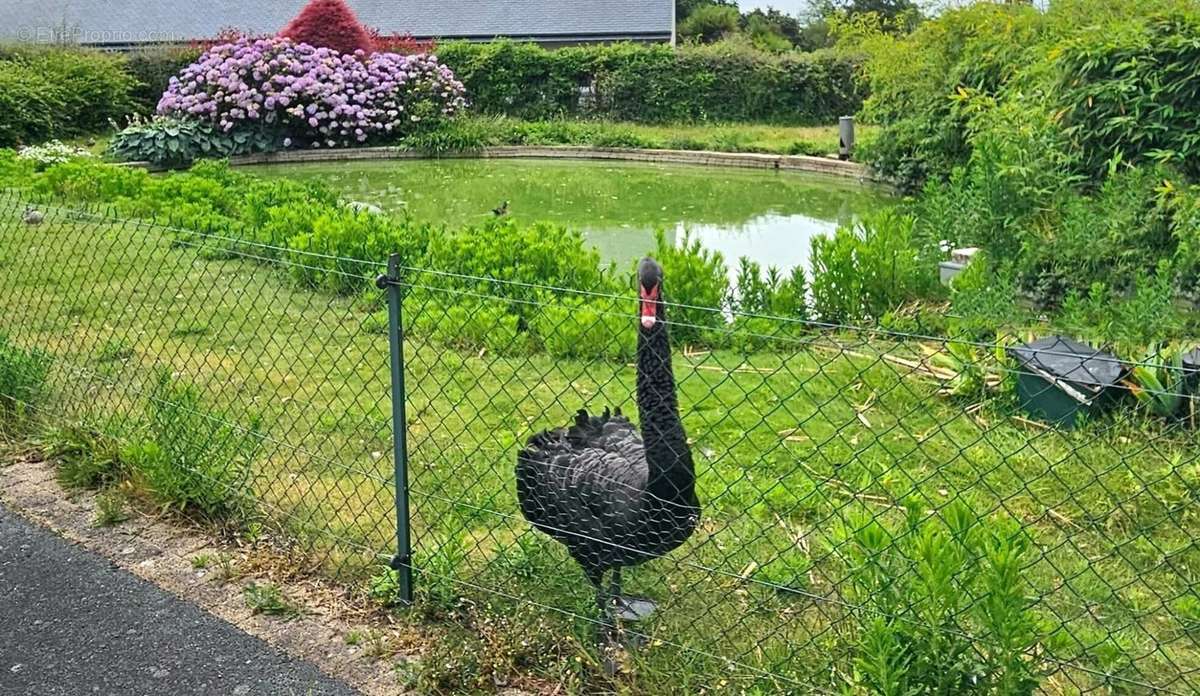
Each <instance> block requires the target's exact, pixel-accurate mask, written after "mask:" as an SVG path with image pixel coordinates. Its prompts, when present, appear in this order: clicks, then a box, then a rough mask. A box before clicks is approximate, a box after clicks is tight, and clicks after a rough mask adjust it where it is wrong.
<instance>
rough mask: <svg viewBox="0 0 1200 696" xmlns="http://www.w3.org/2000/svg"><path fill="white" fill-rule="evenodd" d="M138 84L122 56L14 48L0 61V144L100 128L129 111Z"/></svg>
mask: <svg viewBox="0 0 1200 696" xmlns="http://www.w3.org/2000/svg"><path fill="white" fill-rule="evenodd" d="M134 85H135V81H134V79H133V78H132V77H131V76H130V75H129V73H127V72H126V71H125V68H124V61H123V59H122V58H120V57H118V56H111V55H107V54H103V53H99V52H95V51H83V50H74V49H59V48H55V49H29V50H19V51H12V50H10V51H8V52H6V53H5V57H4V58H2V59H0V147H11V146H13V145H21V144H25V145H30V144H35V143H39V142H42V141H44V140H47V139H50V138H63V137H70V136H73V135H80V134H84V133H92V132H96V131H99V130H102V129H103V128H105V127H106V126H107V124H108V122H109V121H110V120H116V119H121V118H124V117H125V116H126V115H127V114H129V113H130V110H131V109H132V105H133V103H132V99H131V98H130V93H131V91H132V89H133V87H134Z"/></svg>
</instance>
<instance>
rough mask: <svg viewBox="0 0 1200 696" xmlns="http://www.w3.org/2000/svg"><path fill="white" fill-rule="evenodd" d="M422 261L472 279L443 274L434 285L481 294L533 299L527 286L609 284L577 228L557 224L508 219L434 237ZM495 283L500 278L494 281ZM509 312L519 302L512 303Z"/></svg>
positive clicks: (586, 287) (608, 277)
mask: <svg viewBox="0 0 1200 696" xmlns="http://www.w3.org/2000/svg"><path fill="white" fill-rule="evenodd" d="M425 265H426V267H428V268H431V269H434V270H437V271H449V272H452V273H455V274H460V275H462V276H471V277H474V278H482V279H485V280H473V279H472V278H447V279H444V280H439V281H438V283H441V284H446V286H447V287H450V288H452V289H459V290H468V289H469V290H477V291H479V292H480V294H487V295H493V296H497V297H503V298H508V299H511V300H520V301H525V302H530V301H536V300H537V299H538V291H537V290H536V289H534V288H531V287H528V286H529V285H549V286H552V287H560V288H574V289H582V290H606V289H610V288H611V287H612V280H611V271H609V270H608V269H605V268H603V267H602V266H601V264H600V255H599V253H598V252H597V251H596V250H595V249H593V248H591V247H588V246H587V245H585V244H584V241H583V237H582V236H581V235H580V234H579V233H578V232H576V231H573V230H566V229H564V228H562V227H559V226H557V225H552V224H548V223H536V224H533V225H528V226H521V225H518V224H517V223H516V222H514V221H512V220H511V219H508V220H495V221H489V222H488V223H486V224H484V225H481V226H479V227H467V228H464V229H462V230H459V231H457V232H451V233H448V234H441V235H436V236H434V237H433V238H432V239H430V242H429V251H428V254H427V256H426V257H425ZM493 281H499V282H493ZM513 310H514V312H517V313H520V312H521V311H522V306H521V305H520V304H517V303H514V304H513Z"/></svg>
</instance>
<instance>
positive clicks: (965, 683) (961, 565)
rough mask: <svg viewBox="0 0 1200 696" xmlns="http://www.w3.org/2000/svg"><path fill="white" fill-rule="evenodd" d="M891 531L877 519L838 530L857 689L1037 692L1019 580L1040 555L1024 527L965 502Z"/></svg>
mask: <svg viewBox="0 0 1200 696" xmlns="http://www.w3.org/2000/svg"><path fill="white" fill-rule="evenodd" d="M923 510H924V505H923V504H921V505H918V504H914V505H913V506H911V507H910V508H909V512H908V515H907V518H906V520H905V522H904V523H903V524H902V525H900V524H892V523H889V522H887V521H885V520H884V519H882V518H881V517H880V516H879V515H878V514H876V513H874V512H873V511H862V512H861V513H859V514H851V515H849V516H848V518H849V519H847V521H846V523H845V524H844V526H843V528H842V530H841V531H840V532H839V536H840V543H838V544H837V548H839V549H841V551H840V553H842V554H844V555H843V560H844V561H845V562H846V565H847V572H848V575H847V583H846V585H845V586H844V588H843V593H844V596H845V597H846V599H847V600H848V601H849V602H850V603H851V604H852V606H853V607H854V608H853V609H852V613H853V615H854V616H855V618H856V619H857V622H858V627H859V638H858V644H857V648H856V651H855V652H856V655H855V667H856V669H855V673H856V677H857V679H856V681H857V682H858V683H857V686H858V687H860V688H865V689H866V690H867V691H869V692H871V693H880V694H1006V695H1009V696H1020V695H1022V694H1032V693H1034V692H1035V691H1036V690H1037V686H1038V678H1037V676H1036V675H1037V668H1036V664H1035V663H1034V658H1033V656H1032V654H1033V650H1034V648H1035V646H1036V644H1037V629H1036V624H1035V620H1034V617H1033V613H1032V612H1031V610H1030V602H1029V600H1028V599H1026V597H1025V585H1024V581H1023V579H1022V573H1023V572H1024V567H1025V564H1027V563H1028V562H1029V558H1030V555H1031V553H1032V551H1033V549H1032V548H1031V545H1030V541H1029V539H1028V537H1027V536H1026V535H1025V533H1024V532H1023V531H1022V530H1021V528H1020V525H1019V524H1018V523H1016V522H1015V521H1012V520H1008V519H989V520H982V519H980V518H978V517H976V516H975V515H974V513H972V512H971V510H970V509H969V508H968V507H967V506H966V505H965V504H964V503H961V502H958V503H953V504H950V505H948V506H946V507H944V508H942V509H941V510H940V511H938V512H937V513H935V514H934V515H933V516H926V515H925V513H924V512H923Z"/></svg>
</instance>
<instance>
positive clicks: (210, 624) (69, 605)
mask: <svg viewBox="0 0 1200 696" xmlns="http://www.w3.org/2000/svg"><path fill="white" fill-rule="evenodd" d="M355 693H356V692H355V691H354V690H353V689H351V688H349V687H347V686H346V685H345V684H342V683H340V682H338V681H335V680H333V679H330V678H329V677H326V676H324V675H322V674H321V673H320V672H319V671H317V669H316V668H315V667H314V666H313V665H311V664H308V663H306V662H300V661H297V660H294V659H291V658H290V657H287V656H286V655H283V654H281V653H279V652H277V651H275V650H274V649H272V648H271V647H270V646H269V645H267V644H266V643H264V642H262V641H260V640H258V639H257V638H254V637H253V636H250V635H247V634H245V633H242V632H241V631H239V630H238V629H236V628H234V627H233V626H231V625H230V624H228V623H225V622H224V621H222V620H221V619H218V618H216V617H215V616H212V615H210V614H207V613H205V612H204V611H202V610H201V609H199V608H198V607H195V606H193V605H191V604H188V603H187V602H183V601H181V600H179V599H177V598H175V597H174V596H172V595H170V594H168V593H167V592H165V591H163V590H161V589H159V588H158V587H156V586H154V585H151V584H150V583H147V582H146V581H144V580H141V579H140V578H138V577H136V576H133V575H130V574H129V573H127V572H125V571H123V570H121V569H120V568H117V567H116V566H114V565H112V564H111V563H109V562H108V561H107V560H106V559H104V558H102V557H100V556H96V555H94V554H92V553H90V552H88V551H87V550H85V549H83V548H80V547H78V546H75V545H73V544H71V543H69V542H67V541H65V540H63V539H61V538H60V537H57V536H55V535H54V534H53V533H51V532H49V531H47V530H45V529H43V528H41V527H37V526H34V525H31V524H29V523H28V522H26V521H25V520H23V519H22V518H20V517H17V516H16V515H14V514H12V512H11V511H10V510H8V509H6V508H5V507H4V506H3V505H0V694H3V695H4V696H9V695H10V694H12V695H14V696H15V695H16V694H20V695H21V696H59V695H60V694H62V695H64V696H65V695H70V696H75V695H76V694H102V695H109V694H113V695H115V694H121V695H124V694H133V695H137V696H141V695H146V696H151V695H153V696H165V695H166V694H172V695H174V694H180V695H184V694H221V695H233V696H252V695H253V696H257V695H258V694H288V695H290V694H296V695H304V696H307V695H310V694H311V695H313V696H317V695H325V694H329V695H337V696H341V695H342V694H346V695H350V694H355Z"/></svg>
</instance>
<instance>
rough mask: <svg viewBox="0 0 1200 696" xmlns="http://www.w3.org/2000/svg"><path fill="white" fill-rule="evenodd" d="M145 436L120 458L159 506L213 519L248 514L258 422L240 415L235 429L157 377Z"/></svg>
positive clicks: (186, 390)
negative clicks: (244, 424)
mask: <svg viewBox="0 0 1200 696" xmlns="http://www.w3.org/2000/svg"><path fill="white" fill-rule="evenodd" d="M145 416H146V428H145V432H144V433H143V434H142V435H141V436H140V437H137V438H135V439H134V441H133V442H132V443H131V444H129V445H128V446H127V447H126V450H125V453H124V458H125V459H126V461H127V462H128V463H129V466H130V467H131V469H132V470H133V471H134V473H135V475H136V476H137V477H138V478H139V479H140V480H141V482H142V483H144V484H145V486H146V487H147V488H148V489H149V490H150V491H151V492H152V493H153V494H154V496H155V497H156V498H158V500H159V501H161V502H162V503H163V505H165V506H167V507H170V508H173V509H175V510H177V511H179V512H184V513H199V514H201V515H204V516H205V517H207V518H211V519H223V518H230V517H236V516H239V515H243V514H245V513H247V512H248V511H249V506H250V502H249V499H250V496H251V494H252V492H251V491H250V490H249V486H248V484H249V480H250V464H251V463H252V462H253V460H254V458H255V457H256V456H258V453H259V450H260V448H261V443H262V435H261V434H260V433H259V432H258V419H257V417H253V416H251V417H248V418H247V417H246V416H245V415H244V414H239V417H238V422H241V423H247V425H248V427H242V426H238V425H233V421H232V420H231V419H228V418H227V417H226V416H225V414H222V413H220V412H216V411H212V410H210V409H209V408H207V407H206V406H205V405H204V404H203V403H202V401H201V399H200V394H199V391H198V390H197V389H196V388H195V387H193V386H190V385H185V384H181V383H179V382H177V381H174V380H172V378H171V377H170V376H169V375H168V374H166V373H163V374H161V375H160V376H159V377H158V379H157V381H156V382H155V385H154V388H153V389H152V390H151V392H150V395H149V399H148V401H147V403H146V411H145Z"/></svg>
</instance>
